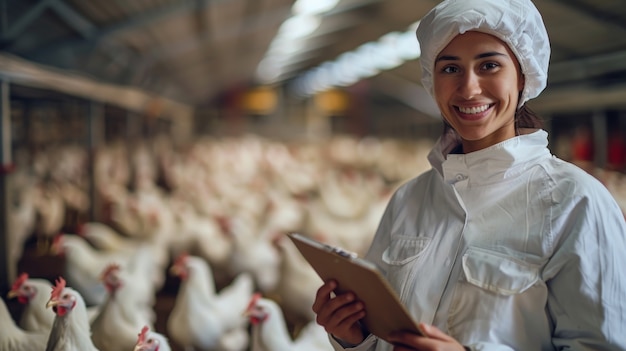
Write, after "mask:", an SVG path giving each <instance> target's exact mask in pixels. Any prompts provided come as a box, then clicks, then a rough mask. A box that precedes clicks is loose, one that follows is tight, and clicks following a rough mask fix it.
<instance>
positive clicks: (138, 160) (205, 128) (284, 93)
mask: <svg viewBox="0 0 626 351" xmlns="http://www.w3.org/2000/svg"><path fill="white" fill-rule="evenodd" d="M437 3H439V0H423V1H415V0H384V1H383V0H324V1H322V0H311V1H306V0H295V1H294V0H228V1H225V0H141V1H99V2H94V1H85V0H20V1H11V0H0V5H1V6H0V14H2V16H0V17H1V21H2V26H1V27H0V104H1V107H2V109H1V111H2V124H1V128H0V130H1V133H0V141H1V143H0V145H1V148H0V150H1V152H0V160H1V161H2V172H1V179H2V182H1V183H0V190H1V191H0V194H1V196H2V199H3V200H4V201H2V208H1V210H0V214H1V215H0V216H1V217H0V218H2V220H1V221H0V223H1V225H2V228H0V257H1V259H0V294H1V295H2V302H3V303H4V305H6V308H4V306H0V330H3V331H4V330H9V329H5V326H7V325H11V328H13V329H10V330H18V329H19V330H28V331H29V332H32V333H35V334H36V333H37V332H39V333H41V332H42V331H45V330H49V328H50V327H51V323H52V318H53V316H54V313H53V312H52V311H51V310H50V309H46V308H45V307H46V306H45V302H46V301H47V300H48V298H49V297H50V292H51V291H53V290H54V289H56V290H58V291H61V290H62V288H63V287H67V288H71V289H72V290H68V291H72V293H76V294H79V295H80V300H81V301H82V302H84V303H83V304H82V306H79V307H80V308H82V310H83V311H82V312H81V313H84V314H85V318H89V319H88V320H87V319H85V320H84V321H83V323H88V324H89V326H90V328H91V335H92V339H93V342H94V345H96V346H97V347H98V349H99V350H101V351H107V350H123V349H127V350H132V349H133V347H134V345H135V344H136V343H137V342H138V341H139V340H141V341H144V342H148V341H149V340H156V339H157V338H163V337H164V338H166V340H165V339H163V340H165V341H162V343H169V345H170V348H171V350H180V351H182V350H192V349H193V346H194V345H195V346H196V350H240V351H244V350H246V351H247V350H250V351H259V349H255V347H254V343H253V342H252V341H251V340H252V339H253V338H252V333H251V331H252V327H251V324H250V320H251V318H252V319H253V317H254V316H256V315H255V311H257V312H258V310H259V309H260V307H258V306H265V308H266V309H267V311H269V312H268V313H273V314H274V315H280V316H279V318H277V319H279V321H278V322H277V323H276V324H274V327H273V328H275V329H274V330H273V333H274V335H278V336H276V337H277V338H285V339H289V340H292V339H294V338H297V337H299V336H304V335H305V334H306V335H307V336H310V338H311V340H313V339H315V340H317V341H319V340H320V339H324V338H326V335H325V334H324V333H322V334H321V335H320V333H319V330H315V331H312V330H313V329H314V328H312V327H311V325H310V324H311V323H313V324H314V323H315V321H314V315H313V312H312V310H311V305H312V302H313V299H314V297H315V292H316V290H317V288H318V287H319V286H320V284H321V280H320V279H319V277H318V276H317V275H316V274H315V273H314V271H313V270H312V269H311V268H310V266H309V265H308V264H307V263H306V262H305V261H304V260H303V258H302V257H301V256H300V255H299V253H298V252H297V251H295V250H294V249H295V247H294V246H293V245H292V243H291V242H290V241H289V240H287V239H286V236H285V234H287V233H291V232H298V233H302V234H304V235H307V236H310V237H312V238H315V239H317V240H319V241H323V242H326V243H329V244H332V245H337V246H341V247H342V248H344V249H347V250H349V251H352V252H355V253H357V254H359V255H362V254H364V252H365V250H366V249H367V246H368V244H369V240H370V239H371V238H372V236H373V235H374V232H375V230H376V228H377V225H378V220H379V219H380V217H381V215H382V212H383V211H384V209H385V206H386V204H387V201H388V200H389V197H390V196H391V194H392V193H393V191H394V190H395V189H396V187H397V186H399V185H400V184H402V183H403V182H405V181H407V180H409V179H411V178H413V177H415V176H416V175H418V174H420V173H421V172H423V171H425V170H427V169H429V168H430V164H429V163H428V161H427V159H426V155H427V154H428V152H429V150H430V148H431V146H432V145H433V143H434V142H435V140H436V139H437V137H438V136H439V135H440V133H441V130H442V128H443V123H442V121H441V118H440V117H439V113H438V110H437V107H436V105H435V103H434V102H433V101H432V99H431V98H430V97H429V96H428V94H427V93H426V91H425V90H424V88H423V87H422V86H421V83H420V78H421V77H420V75H421V73H420V69H419V47H418V45H417V41H416V39H415V35H414V31H415V28H416V25H417V23H418V21H419V20H420V18H421V17H422V16H423V15H424V14H425V13H426V12H427V11H428V10H429V9H430V8H432V7H433V6H434V5H436V4H437ZM535 3H536V6H537V7H538V8H539V10H540V11H541V13H543V15H544V20H545V22H546V26H547V30H548V33H549V35H550V39H551V43H552V55H551V66H550V72H549V77H548V87H547V89H546V90H545V92H543V93H542V95H540V97H539V98H537V99H535V100H532V101H531V102H530V103H529V104H530V106H531V107H532V108H533V110H535V111H536V112H537V113H538V114H539V115H541V116H542V118H543V120H544V122H545V129H547V130H549V132H550V149H551V151H552V152H553V153H554V154H555V155H557V156H558V157H560V158H562V159H564V160H567V161H571V162H573V163H575V164H577V165H579V166H580V167H582V168H583V169H585V170H586V171H588V172H589V173H591V174H592V175H594V176H596V177H597V178H598V179H599V180H601V181H602V182H603V184H605V185H606V187H607V188H608V189H609V191H610V192H611V193H612V194H613V195H614V197H615V199H616V200H617V202H618V204H619V205H620V207H621V208H622V209H623V210H625V211H626V178H625V177H624V171H625V165H626V145H625V142H624V136H625V134H626V84H625V83H626V6H623V4H621V3H620V2H616V1H609V0H601V1H598V0H537V1H535ZM303 19H306V20H307V21H303V22H296V20H303ZM383 50H387V51H384V53H385V54H384V55H383V54H381V53H382V52H383ZM24 274H27V275H28V276H26V275H24ZM53 287H55V288H54V289H53ZM27 289H30V291H31V292H32V291H36V290H39V291H42V292H41V294H43V295H45V299H44V300H43V303H41V299H39V300H38V299H36V298H35V297H34V295H36V293H35V294H31V295H28V294H27V292H26V290H27ZM63 291H65V290H63ZM10 292H11V293H10ZM256 293H260V295H256ZM9 295H10V296H12V297H15V298H9ZM60 298H61V297H60ZM205 300H212V301H213V302H211V303H206V302H205ZM58 303H59V304H61V303H62V302H61V301H59V302H58ZM257 304H258V306H257ZM79 305H81V304H80V303H79ZM5 310H6V311H5ZM105 310H107V311H110V312H109V313H108V314H106V313H102V312H103V311H105ZM246 311H248V315H250V316H251V317H250V318H248V317H244V314H245V312H246ZM24 316H29V318H30V319H28V320H25V318H24ZM256 317H258V316H256ZM256 317H255V318H256ZM144 326H148V328H147V329H143V327H144ZM7 328H8V327H7ZM46 328H48V329H46ZM198 330H200V331H198ZM209 331H212V332H209ZM2 333H4V332H2ZM315 333H316V334H315ZM209 334H211V335H209ZM33 335H34V334H33ZM46 335H47V334H46ZM33 340H35V338H33ZM160 340H161V339H160ZM1 342H2V336H0V347H2V343H1ZM33 342H35V341H33ZM290 342H291V341H290ZM44 345H45V344H44ZM286 345H291V346H290V347H296V346H293V345H294V344H293V343H288V344H286ZM308 347H314V346H310V345H309V346H308ZM35 349H38V348H35ZM288 349H289V348H287V349H285V350H288ZM297 349H298V348H295V349H294V350H297ZM304 349H305V348H302V350H304ZM312 349H313V348H312ZM318 349H319V350H328V349H329V348H328V346H326V347H324V346H320V347H319V348H318ZM42 350H43V349H42ZM146 350H147V349H146ZM160 350H161V351H163V350H164V348H161V349H160ZM307 350H308V349H307ZM330 350H332V348H330ZM3 351H4V350H3ZM271 351H283V350H271Z"/></svg>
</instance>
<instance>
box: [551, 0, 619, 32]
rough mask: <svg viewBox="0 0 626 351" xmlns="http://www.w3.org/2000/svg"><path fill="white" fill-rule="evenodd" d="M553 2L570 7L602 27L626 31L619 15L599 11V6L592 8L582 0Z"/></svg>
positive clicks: (555, 0) (558, 0) (557, 0)
mask: <svg viewBox="0 0 626 351" xmlns="http://www.w3.org/2000/svg"><path fill="white" fill-rule="evenodd" d="M552 1H553V2H557V3H559V4H562V5H563V6H566V7H569V8H571V9H573V10H575V11H577V12H578V13H580V14H583V15H585V16H587V17H589V18H591V19H593V20H595V21H597V22H599V23H601V25H603V26H606V25H610V26H614V27H617V28H620V29H622V30H626V23H624V19H623V17H621V16H620V15H619V14H615V13H611V12H606V11H602V10H599V9H598V7H597V6H590V5H589V4H587V3H586V2H584V1H580V0H552Z"/></svg>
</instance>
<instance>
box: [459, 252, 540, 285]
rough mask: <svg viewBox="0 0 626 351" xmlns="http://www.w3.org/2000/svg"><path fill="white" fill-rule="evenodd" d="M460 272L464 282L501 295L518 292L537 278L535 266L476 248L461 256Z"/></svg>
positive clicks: (537, 268) (536, 266) (537, 270)
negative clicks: (461, 267) (463, 275)
mask: <svg viewBox="0 0 626 351" xmlns="http://www.w3.org/2000/svg"><path fill="white" fill-rule="evenodd" d="M463 272H464V273H465V278H466V279H467V282H468V283H470V284H472V285H475V286H477V287H480V288H482V289H485V290H488V291H492V292H494V293H497V294H500V295H505V296H510V295H515V294H519V293H522V292H524V291H526V290H527V289H528V288H530V287H531V286H533V285H534V284H535V283H536V282H537V281H538V280H539V266H538V265H533V264H530V263H527V262H524V261H521V260H517V259H515V258H512V257H509V256H506V255H505V254H502V253H498V252H494V251H490V250H485V249H480V248H470V249H468V250H467V252H466V253H465V254H464V255H463Z"/></svg>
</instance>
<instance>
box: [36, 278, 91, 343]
mask: <svg viewBox="0 0 626 351" xmlns="http://www.w3.org/2000/svg"><path fill="white" fill-rule="evenodd" d="M46 307H48V308H50V307H52V310H53V311H54V313H55V314H56V317H54V324H53V325H52V329H51V330H50V335H49V337H48V344H47V346H46V349H45V351H98V349H97V348H96V347H95V346H94V345H93V342H92V341H91V328H90V326H89V320H88V316H87V308H86V307H85V301H84V300H83V298H82V296H81V295H80V294H79V293H78V292H77V291H76V290H74V289H72V288H69V287H66V286H65V279H63V278H62V277H60V278H59V279H58V280H57V281H56V284H55V286H54V288H52V293H51V294H50V299H49V300H48V303H46Z"/></svg>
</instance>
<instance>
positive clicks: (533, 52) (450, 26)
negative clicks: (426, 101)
mask: <svg viewBox="0 0 626 351" xmlns="http://www.w3.org/2000/svg"><path fill="white" fill-rule="evenodd" d="M467 31H479V32H484V33H487V34H491V35H493V36H495V37H497V38H499V39H500V40H502V41H503V42H505V43H506V44H507V45H508V46H509V48H510V49H511V51H513V54H515V56H516V57H517V60H518V61H519V63H520V66H521V68H522V73H523V74H524V77H525V85H524V90H523V92H522V96H521V98H520V101H519V104H518V107H521V106H522V105H524V103H525V102H526V101H528V100H530V99H532V98H534V97H537V95H539V93H541V91H542V90H543V89H544V88H545V87H546V84H547V80H548V63H549V61H550V40H549V39H548V33H547V32H546V28H545V26H544V23H543V19H542V18H541V14H540V13H539V11H538V10H537V8H536V7H535V5H534V4H533V3H532V2H531V1H530V0H444V1H442V2H441V3H440V4H439V5H437V6H436V7H435V8H433V9H432V10H431V11H430V12H429V13H428V14H426V16H425V17H424V18H423V19H422V20H421V21H420V24H419V26H418V28H417V40H418V41H419V44H420V49H421V57H420V60H421V65H422V84H423V85H424V87H425V88H426V90H428V91H429V92H430V94H431V95H432V96H433V97H434V91H433V70H434V68H435V59H436V58H437V55H438V54H439V53H440V52H441V50H443V49H444V48H445V47H446V46H447V45H448V43H450V41H451V40H452V39H453V38H454V37H456V36H457V35H458V34H463V33H465V32H467Z"/></svg>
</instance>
